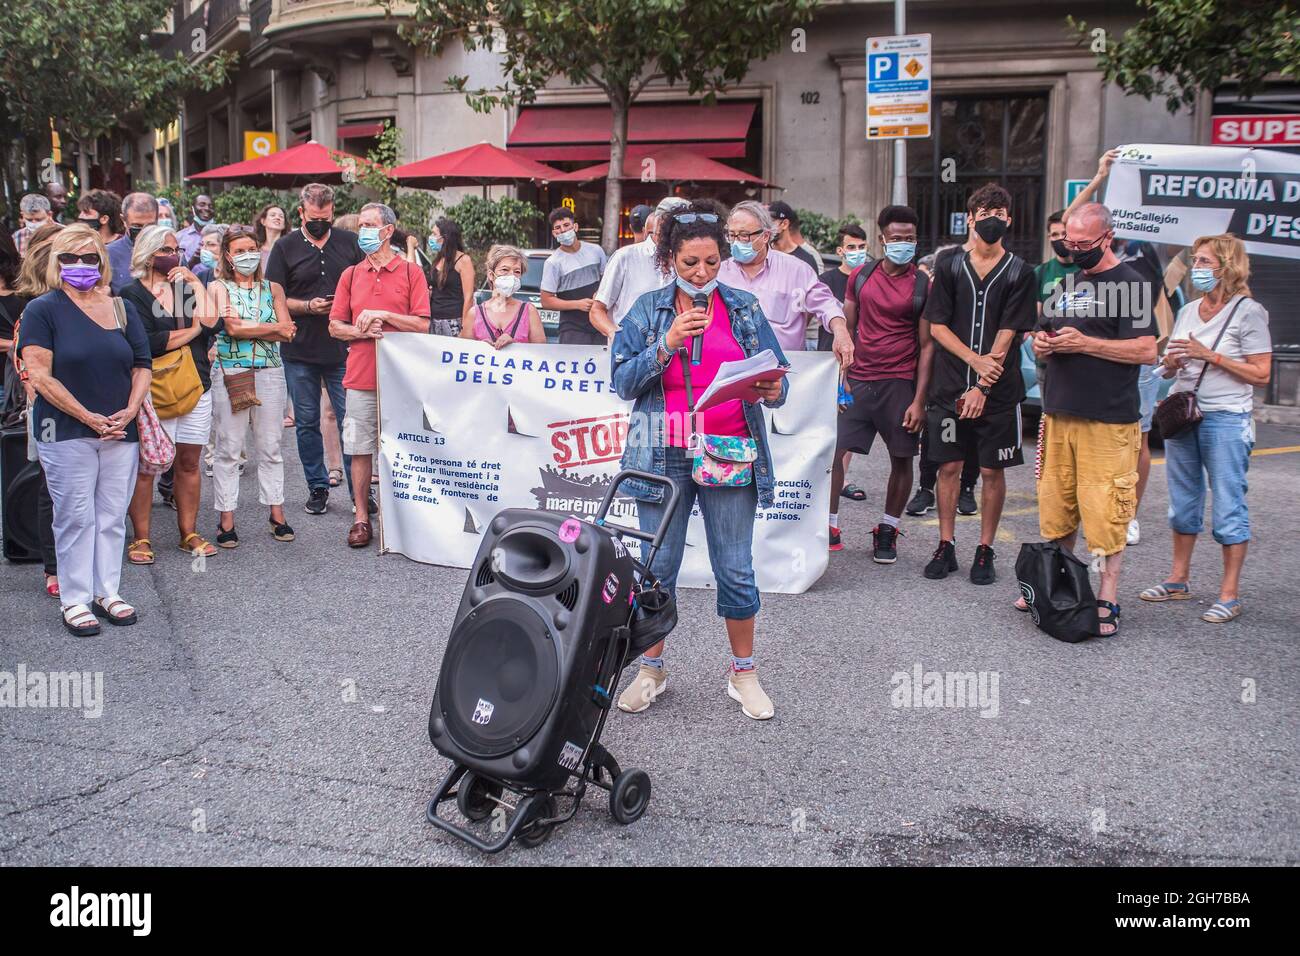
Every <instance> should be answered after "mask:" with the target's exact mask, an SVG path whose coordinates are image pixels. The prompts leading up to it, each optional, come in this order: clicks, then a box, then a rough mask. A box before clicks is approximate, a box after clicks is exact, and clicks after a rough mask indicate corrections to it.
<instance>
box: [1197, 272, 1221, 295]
mask: <svg viewBox="0 0 1300 956" xmlns="http://www.w3.org/2000/svg"><path fill="white" fill-rule="evenodd" d="M1218 284H1219V277H1218V276H1216V275H1215V274H1214V270H1213V269H1193V270H1192V285H1193V286H1195V287H1196V288H1197V289H1198V290H1200V291H1201V292H1212V291H1214V287H1215V286H1216V285H1218Z"/></svg>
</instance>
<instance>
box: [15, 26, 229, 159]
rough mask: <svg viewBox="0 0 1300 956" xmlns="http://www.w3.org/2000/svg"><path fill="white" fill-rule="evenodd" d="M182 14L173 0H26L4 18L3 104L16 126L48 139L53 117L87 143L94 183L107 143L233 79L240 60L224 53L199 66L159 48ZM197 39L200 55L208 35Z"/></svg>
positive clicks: (156, 122) (162, 119) (167, 117)
mask: <svg viewBox="0 0 1300 956" xmlns="http://www.w3.org/2000/svg"><path fill="white" fill-rule="evenodd" d="M172 7H173V0H24V2H23V3H22V4H21V10H18V9H14V10H12V11H11V13H10V15H8V16H0V101H3V102H4V104H5V109H6V110H7V112H8V115H9V117H10V119H11V120H12V122H13V123H14V124H15V125H16V126H18V128H20V129H21V130H23V132H24V134H25V135H26V136H27V137H29V138H30V139H32V140H35V141H42V142H48V140H49V133H50V123H51V120H52V121H53V123H54V125H55V128H57V129H58V130H59V132H60V134H61V135H63V136H64V137H66V138H67V139H70V140H72V141H73V142H76V143H78V144H79V145H80V146H81V155H82V168H81V169H80V175H81V178H82V180H83V182H84V180H85V179H86V177H87V175H88V173H89V164H88V161H87V159H86V157H87V154H88V152H89V146H90V144H91V143H93V142H94V140H95V139H96V138H97V137H99V136H101V135H103V134H105V133H107V132H109V131H110V130H112V129H113V128H114V127H115V126H126V127H128V128H133V129H135V130H137V131H144V130H147V129H152V128H156V127H160V126H164V125H166V124H167V123H169V122H171V121H172V120H174V119H175V118H176V117H177V115H178V114H179V110H180V104H181V101H182V100H183V98H184V96H185V94H186V93H188V92H190V91H191V90H194V89H200V88H201V89H204V90H210V89H213V88H214V87H216V86H217V85H218V84H220V83H221V82H223V81H224V80H225V77H226V74H227V71H228V70H229V67H230V65H231V64H232V63H233V62H234V58H233V56H232V55H231V54H228V53H219V54H216V55H214V56H212V57H210V58H209V59H207V60H206V61H205V62H204V63H202V64H195V63H192V62H191V61H190V60H189V58H188V57H187V56H186V55H185V54H184V53H179V52H178V53H176V54H175V55H174V56H172V57H170V58H169V57H166V56H163V55H162V54H161V53H160V52H159V51H158V50H155V49H154V48H153V46H151V44H150V39H149V37H150V34H151V33H152V31H153V30H154V29H156V28H157V27H158V26H159V25H160V24H162V23H164V22H165V21H166V18H167V14H168V13H169V12H171V10H172ZM188 42H189V43H190V44H191V52H195V53H197V52H200V50H201V49H202V47H201V46H199V47H194V46H193V44H201V43H202V42H203V37H202V36H201V35H200V36H194V37H191V38H188Z"/></svg>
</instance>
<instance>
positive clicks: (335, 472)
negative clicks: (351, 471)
mask: <svg viewBox="0 0 1300 956" xmlns="http://www.w3.org/2000/svg"><path fill="white" fill-rule="evenodd" d="M341 484H343V469H342V468H331V469H330V487H331V488H337V487H338V486H339V485H341Z"/></svg>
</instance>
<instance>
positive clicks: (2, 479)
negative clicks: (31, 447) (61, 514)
mask: <svg viewBox="0 0 1300 956" xmlns="http://www.w3.org/2000/svg"><path fill="white" fill-rule="evenodd" d="M40 486H41V470H40V467H39V466H38V465H37V464H36V462H34V461H28V460H27V427H26V426H25V425H15V426H12V427H10V428H6V429H3V430H0V513H2V514H3V526H4V556H5V557H6V558H8V559H9V560H10V561H39V560H41V537H40V532H39V530H38V529H39V527H40V514H39V510H40V509H39V500H40V495H39V492H40Z"/></svg>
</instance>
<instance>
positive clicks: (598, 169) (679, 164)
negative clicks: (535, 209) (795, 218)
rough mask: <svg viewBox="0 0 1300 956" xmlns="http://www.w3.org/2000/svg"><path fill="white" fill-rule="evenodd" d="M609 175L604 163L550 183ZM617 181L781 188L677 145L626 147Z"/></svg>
mask: <svg viewBox="0 0 1300 956" xmlns="http://www.w3.org/2000/svg"><path fill="white" fill-rule="evenodd" d="M608 175H609V163H608V162H604V163H598V164H597V165H595V166H587V167H586V168H584V169H578V170H574V171H573V172H571V173H564V174H563V175H561V176H558V177H557V178H556V179H555V180H553V182H562V183H585V182H591V181H592V180H596V179H604V178H605V177H606V176H608ZM619 178H620V179H633V180H640V181H643V182H658V183H683V182H689V183H742V184H744V185H746V186H759V187H762V188H772V189H779V188H780V187H779V186H774V185H773V184H772V183H769V182H766V181H765V180H763V179H760V178H759V177H757V176H754V175H751V174H750V173H747V172H745V171H744V170H743V169H736V168H735V167H734V166H728V165H726V164H725V163H719V162H717V161H716V160H712V159H709V158H708V157H707V156H700V155H697V154H696V153H692V152H690V151H689V150H687V149H684V148H681V147H677V146H664V147H661V148H659V149H645V148H637V147H634V146H629V147H628V150H627V154H626V155H625V156H624V157H623V175H622V176H620V177H619Z"/></svg>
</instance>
